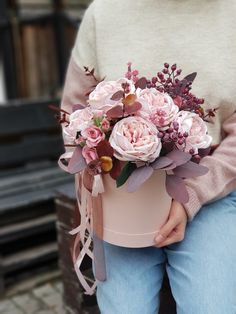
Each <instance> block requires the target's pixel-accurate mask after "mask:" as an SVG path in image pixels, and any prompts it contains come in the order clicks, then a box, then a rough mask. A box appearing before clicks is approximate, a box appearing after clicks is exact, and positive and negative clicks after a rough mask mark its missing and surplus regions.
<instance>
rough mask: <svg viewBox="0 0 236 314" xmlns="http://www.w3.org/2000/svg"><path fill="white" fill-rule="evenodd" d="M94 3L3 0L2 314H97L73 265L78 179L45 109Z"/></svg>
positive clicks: (56, 98) (55, 97)
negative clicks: (69, 170)
mask: <svg viewBox="0 0 236 314" xmlns="http://www.w3.org/2000/svg"><path fill="white" fill-rule="evenodd" d="M89 2H90V1H89V0H12V1H10V0H9V1H8V0H0V298H1V299H0V314H22V313H29V314H34V313H37V314H40V313H41V314H50V313H51V314H52V313H54V314H55V313H98V311H97V308H96V301H95V298H94V297H86V296H84V295H83V294H82V292H81V287H80V285H79V283H78V280H77V277H76V275H75V272H74V269H73V265H72V261H71V256H70V251H69V246H70V244H71V238H70V237H71V236H69V235H68V231H69V230H71V229H72V228H73V227H74V226H75V221H74V208H75V196H74V189H73V183H74V182H73V180H74V179H73V178H72V177H71V176H69V175H67V174H65V173H64V172H62V171H61V170H60V169H59V168H58V166H57V159H58V157H59V155H60V154H61V153H62V152H63V151H64V149H63V143H62V137H61V128H60V126H59V124H58V123H57V121H56V119H55V113H54V112H53V111H51V110H50V109H49V108H48V105H49V104H53V105H56V106H59V104H60V98H61V93H62V88H63V83H64V78H65V73H66V68H67V64H68V59H69V56H70V51H71V48H72V46H73V44H74V41H75V36H76V34H77V31H78V27H79V24H80V21H81V19H82V17H83V14H84V11H85V9H86V7H87V6H88V4H89ZM83 269H84V272H85V274H87V276H88V277H87V278H88V281H91V264H89V261H88V260H87V261H85V265H84V266H83Z"/></svg>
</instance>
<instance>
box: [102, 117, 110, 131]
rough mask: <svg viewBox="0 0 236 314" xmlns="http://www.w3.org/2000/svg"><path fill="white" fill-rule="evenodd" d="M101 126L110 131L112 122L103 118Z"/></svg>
mask: <svg viewBox="0 0 236 314" xmlns="http://www.w3.org/2000/svg"><path fill="white" fill-rule="evenodd" d="M101 128H102V129H103V130H104V131H108V130H109V129H110V122H109V121H108V120H107V119H103V120H102V122H101Z"/></svg>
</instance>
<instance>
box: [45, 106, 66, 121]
mask: <svg viewBox="0 0 236 314" xmlns="http://www.w3.org/2000/svg"><path fill="white" fill-rule="evenodd" d="M48 107H49V108H50V109H51V110H53V111H56V112H57V114H56V115H55V118H56V120H57V121H58V123H60V124H62V123H67V125H68V124H69V120H68V116H69V115H70V113H69V112H67V111H65V110H63V109H61V108H58V107H57V106H55V105H48Z"/></svg>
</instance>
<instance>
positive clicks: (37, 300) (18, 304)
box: [0, 280, 66, 314]
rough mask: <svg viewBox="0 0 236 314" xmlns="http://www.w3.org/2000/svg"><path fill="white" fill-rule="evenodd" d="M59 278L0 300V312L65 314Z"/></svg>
mask: <svg viewBox="0 0 236 314" xmlns="http://www.w3.org/2000/svg"><path fill="white" fill-rule="evenodd" d="M62 289H63V286H62V283H61V281H60V280H56V281H53V282H49V283H45V284H43V285H41V286H38V287H35V288H33V289H32V290H31V291H29V292H24V293H20V294H19V293H18V294H17V295H15V296H12V297H8V298H5V299H2V300H0V314H65V313H66V311H65V309H64V307H63V302H62Z"/></svg>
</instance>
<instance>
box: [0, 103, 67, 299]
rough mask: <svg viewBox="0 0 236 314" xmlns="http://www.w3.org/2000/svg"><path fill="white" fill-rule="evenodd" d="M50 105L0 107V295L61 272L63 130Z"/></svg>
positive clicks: (28, 104)
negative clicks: (58, 207)
mask: <svg viewBox="0 0 236 314" xmlns="http://www.w3.org/2000/svg"><path fill="white" fill-rule="evenodd" d="M48 104H49V103H48V102H47V101H44V102H38V103H35V102H34V103H30V102H28V103H25V104H21V103H18V102H12V103H9V104H7V105H1V106H0V199H1V202H0V252H1V253H0V294H3V293H4V291H5V289H6V288H7V287H9V286H11V285H12V284H13V283H14V284H15V283H16V282H17V281H18V280H20V279H23V278H26V277H27V276H28V275H29V274H31V273H39V272H40V270H41V271H45V269H50V267H51V270H52V271H53V270H55V268H56V267H57V268H58V265H57V262H58V259H57V258H58V247H57V237H56V226H55V221H56V214H55V206H54V200H53V199H54V194H55V188H56V187H58V186H60V185H61V184H64V183H66V182H72V180H73V178H71V176H69V175H67V174H66V173H64V172H63V171H61V170H60V169H59V167H58V166H57V159H58V157H59V155H60V154H61V153H62V152H63V150H64V149H63V142H62V138H61V129H60V126H59V125H58V123H57V121H56V119H55V117H54V113H53V112H52V111H51V110H50V109H49V108H48Z"/></svg>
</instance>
